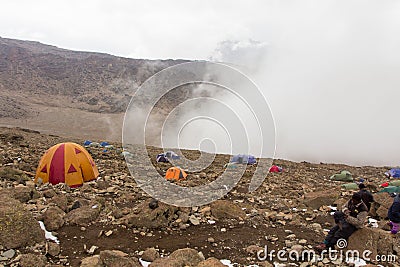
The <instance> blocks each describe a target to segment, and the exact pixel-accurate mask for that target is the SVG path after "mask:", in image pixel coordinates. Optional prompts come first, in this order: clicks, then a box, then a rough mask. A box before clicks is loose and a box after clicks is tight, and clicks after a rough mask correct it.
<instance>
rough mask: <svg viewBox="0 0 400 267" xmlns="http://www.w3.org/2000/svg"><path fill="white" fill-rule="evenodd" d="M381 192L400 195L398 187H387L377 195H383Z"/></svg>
mask: <svg viewBox="0 0 400 267" xmlns="http://www.w3.org/2000/svg"><path fill="white" fill-rule="evenodd" d="M383 192H387V193H400V186H392V185H389V186H387V187H385V188H383V189H382V190H381V191H379V192H378V193H383Z"/></svg>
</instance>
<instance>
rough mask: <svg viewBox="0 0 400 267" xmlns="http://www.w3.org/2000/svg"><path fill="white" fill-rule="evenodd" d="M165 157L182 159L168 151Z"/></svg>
mask: <svg viewBox="0 0 400 267" xmlns="http://www.w3.org/2000/svg"><path fill="white" fill-rule="evenodd" d="M164 155H165V157H167V158H169V159H180V158H181V157H180V156H179V155H178V154H176V153H175V152H174V151H167V152H165V153H164Z"/></svg>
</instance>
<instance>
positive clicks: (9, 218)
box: [0, 191, 45, 248]
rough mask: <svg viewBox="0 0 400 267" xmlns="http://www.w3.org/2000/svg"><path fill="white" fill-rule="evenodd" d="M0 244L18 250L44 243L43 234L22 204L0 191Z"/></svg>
mask: <svg viewBox="0 0 400 267" xmlns="http://www.w3.org/2000/svg"><path fill="white" fill-rule="evenodd" d="M0 203H1V205H0V244H1V245H3V246H4V247H5V248H20V247H25V246H30V245H34V244H36V243H40V242H44V241H45V237H44V232H43V230H42V229H40V226H39V223H38V222H37V221H36V220H35V219H34V218H33V216H32V214H31V213H30V212H29V211H27V210H25V209H24V207H23V206H22V204H21V203H20V202H19V201H18V200H15V199H13V198H10V197H9V196H7V195H5V194H4V193H3V192H2V191H0Z"/></svg>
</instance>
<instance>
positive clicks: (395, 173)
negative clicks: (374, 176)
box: [385, 169, 400, 178]
mask: <svg viewBox="0 0 400 267" xmlns="http://www.w3.org/2000/svg"><path fill="white" fill-rule="evenodd" d="M385 174H386V175H388V176H389V177H393V178H400V169H391V170H390V171H388V172H386V173H385Z"/></svg>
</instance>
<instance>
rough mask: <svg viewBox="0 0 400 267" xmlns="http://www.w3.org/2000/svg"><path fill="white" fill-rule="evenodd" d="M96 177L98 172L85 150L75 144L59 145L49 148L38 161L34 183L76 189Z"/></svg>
mask: <svg viewBox="0 0 400 267" xmlns="http://www.w3.org/2000/svg"><path fill="white" fill-rule="evenodd" d="M97 176H99V171H98V170H97V167H96V165H95V163H94V161H93V159H92V157H91V156H90V154H89V153H88V152H87V151H86V149H85V148H83V147H82V146H80V145H78V144H75V143H61V144H57V145H55V146H52V147H51V148H49V149H48V150H47V151H46V153H45V154H44V155H43V156H42V158H41V159H40V162H39V165H38V168H37V170H36V176H35V183H37V182H39V180H41V181H42V182H43V183H51V184H58V183H65V184H67V185H69V186H70V187H78V186H81V185H82V184H83V182H88V181H91V180H94V179H96V178H97Z"/></svg>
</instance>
